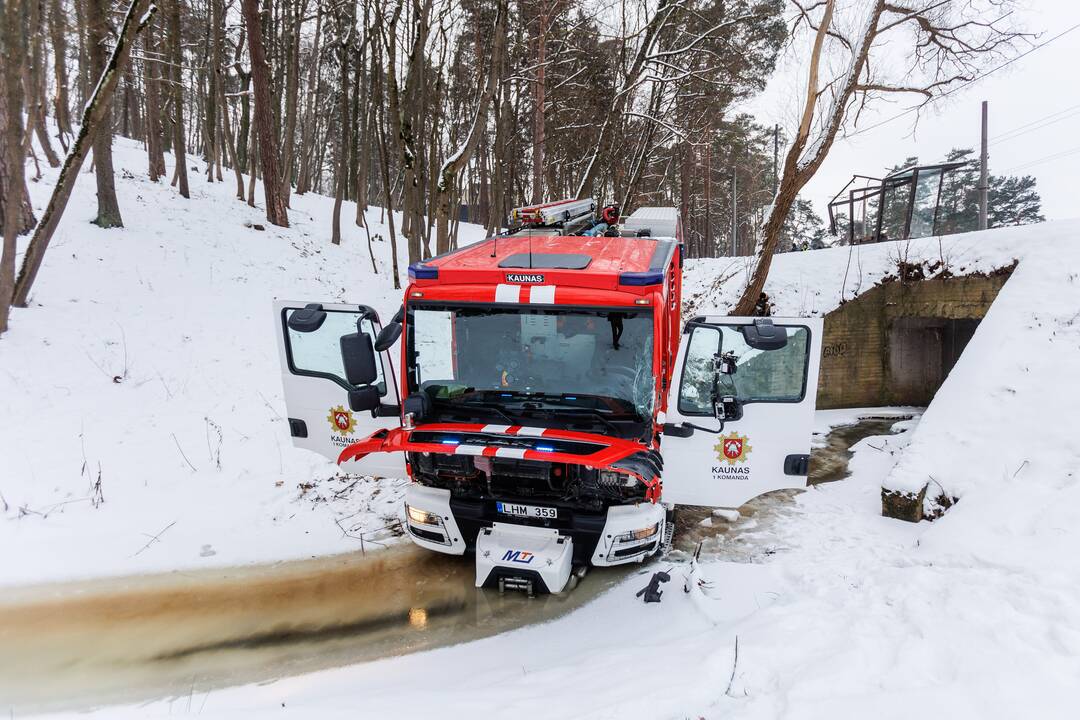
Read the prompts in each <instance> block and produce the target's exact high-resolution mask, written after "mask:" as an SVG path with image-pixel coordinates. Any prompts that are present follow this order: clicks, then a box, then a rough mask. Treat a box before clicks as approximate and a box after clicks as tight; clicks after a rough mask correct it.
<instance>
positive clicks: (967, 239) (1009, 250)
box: [683, 220, 1080, 317]
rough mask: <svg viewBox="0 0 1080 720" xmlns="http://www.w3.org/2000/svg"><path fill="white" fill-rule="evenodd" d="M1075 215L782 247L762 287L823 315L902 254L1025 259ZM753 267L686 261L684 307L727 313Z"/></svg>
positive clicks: (957, 270)
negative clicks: (941, 233)
mask: <svg viewBox="0 0 1080 720" xmlns="http://www.w3.org/2000/svg"><path fill="white" fill-rule="evenodd" d="M1077 237H1080V220H1061V221H1056V222H1048V223H1041V224H1039V225H1028V226H1024V227H1010V228H1001V229H995V230H986V231H982V232H970V233H961V234H957V235H947V236H945V237H941V238H920V239H918V240H898V241H893V242H884V243H876V244H873V245H855V246H850V247H835V248H826V249H824V250H812V251H808V252H794V253H782V254H780V255H777V256H776V257H775V258H774V259H773V263H772V268H771V269H770V271H769V278H768V280H767V281H766V283H765V292H766V294H767V295H768V296H769V299H770V301H771V302H772V303H773V311H774V314H776V315H780V316H788V317H802V316H820V315H824V314H826V313H828V312H829V311H831V310H834V309H835V308H837V307H838V306H839V305H840V304H841V303H842V302H844V301H846V300H851V299H852V298H854V297H856V296H857V295H858V294H859V293H862V292H866V291H867V290H869V289H871V288H872V287H873V286H874V285H875V284H877V283H878V282H880V281H881V279H882V278H883V277H885V276H887V275H893V276H895V275H896V270H897V263H898V262H899V261H901V260H903V261H905V262H907V263H911V264H916V263H926V264H927V265H929V266H933V265H939V266H940V267H939V269H938V270H936V271H935V272H940V268H946V269H947V270H948V271H949V272H951V273H952V274H953V275H969V274H973V273H983V272H990V271H993V270H996V269H998V268H1000V267H1005V266H1008V265H1010V264H1012V262H1013V260H1018V259H1022V258H1023V257H1025V255H1026V254H1027V253H1028V251H1030V250H1037V249H1038V248H1039V247H1041V246H1042V245H1044V244H1046V243H1057V242H1066V243H1067V242H1069V241H1075V238H1077ZM751 269H752V263H751V258H747V257H737V258H710V259H702V260H688V261H687V262H686V269H685V273H684V291H683V298H684V307H685V309H686V313H688V314H689V313H692V314H705V313H717V314H721V315H723V314H726V313H727V309H728V308H730V307H732V306H734V304H735V302H736V300H738V297H739V294H740V292H741V291H742V289H743V287H744V286H745V284H746V281H747V278H748V277H749V274H750V270H751Z"/></svg>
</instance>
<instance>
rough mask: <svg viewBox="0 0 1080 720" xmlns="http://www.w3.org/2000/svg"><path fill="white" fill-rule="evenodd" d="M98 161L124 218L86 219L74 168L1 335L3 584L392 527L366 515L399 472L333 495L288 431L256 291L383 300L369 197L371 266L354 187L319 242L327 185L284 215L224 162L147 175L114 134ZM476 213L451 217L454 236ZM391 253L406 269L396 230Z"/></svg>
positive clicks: (376, 224) (222, 559)
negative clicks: (106, 226) (111, 160)
mask: <svg viewBox="0 0 1080 720" xmlns="http://www.w3.org/2000/svg"><path fill="white" fill-rule="evenodd" d="M170 163H171V159H170ZM194 164H195V165H198V166H199V167H200V168H202V164H201V163H199V162H194ZM115 165H116V174H117V176H116V177H117V194H118V196H119V200H120V207H121V210H122V212H123V217H124V222H125V227H124V229H122V230H101V229H99V228H97V227H96V226H95V225H92V224H91V223H90V222H89V221H90V220H91V219H92V218H93V215H94V212H95V207H96V205H95V202H96V200H95V195H94V179H93V176H92V175H88V174H87V173H86V170H85V169H84V171H83V175H82V176H81V177H80V178H79V182H78V184H77V185H76V188H75V192H74V194H73V196H72V199H71V202H70V204H69V205H68V208H67V212H66V213H65V215H64V219H63V221H62V222H61V224H60V227H59V229H58V230H57V233H56V235H55V236H54V239H53V242H52V245H51V247H50V248H49V251H48V253H47V254H46V257H45V263H44V266H43V267H42V269H41V273H40V275H39V277H38V281H37V283H36V284H35V286H34V291H33V295H32V298H31V307H30V308H28V309H26V310H14V311H13V314H12V321H11V330H10V332H8V333H7V334H5V335H4V336H3V337H2V338H0V418H3V427H4V432H3V433H0V498H2V499H0V586H3V585H12V584H25V583H31V582H44V581H54V580H64V579H70V578H73V577H91V576H102V575H119V574H135V573H141V572H148V571H161V570H173V569H179V568H189V567H205V566H209V565H233V564H239V563H248V562H257V561H271V560H279V559H286V558H303V557H308V556H311V555H318V554H326V553H334V552H347V551H351V550H354V549H357V548H358V547H359V544H360V541H359V540H358V539H357V536H359V535H360V534H361V533H365V534H366V539H367V540H375V541H379V540H380V539H382V540H387V539H389V538H388V537H387V535H388V533H387V532H386V531H384V530H380V528H383V527H384V526H386V525H387V524H389V523H390V522H392V521H393V518H394V517H396V515H397V512H398V506H399V503H398V502H397V497H398V492H397V487H398V486H400V484H401V481H400V480H397V481H390V480H387V481H382V482H381V483H376V482H374V481H371V480H364V481H361V482H360V483H358V484H357V486H355V487H353V489H352V491H351V492H349V493H347V494H341V496H340V497H335V495H334V493H335V492H336V491H339V490H341V489H342V488H343V487H345V485H346V484H347V483H343V482H342V481H341V480H340V479H337V478H334V474H335V471H336V468H335V466H334V465H333V464H332V463H328V462H324V461H323V460H322V458H319V457H317V456H315V455H314V454H312V453H309V452H307V451H303V450H297V449H294V448H293V447H292V446H291V443H290V440H289V432H288V426H287V423H286V422H285V420H284V417H285V409H284V403H283V400H282V394H281V379H280V375H279V367H278V357H277V350H276V346H275V332H276V324H275V322H274V318H273V313H272V309H271V304H272V301H273V300H274V299H276V298H283V299H289V300H312V301H337V302H356V303H360V302H363V303H366V304H370V305H372V306H374V307H375V308H376V309H378V310H379V311H380V313H388V314H392V313H393V312H394V311H395V310H396V309H397V307H398V306H399V305H400V303H401V291H400V290H394V289H393V284H392V281H391V279H390V276H389V269H390V250H389V246H390V242H389V231H388V229H387V227H386V225H385V224H384V222H383V221H384V220H385V217H384V216H383V214H382V213H381V212H380V211H379V210H378V209H376V208H373V209H371V210H369V212H368V213H367V219H368V222H369V224H370V229H371V232H372V235H373V236H374V235H376V234H377V235H380V236H381V237H382V238H383V241H376V242H374V243H373V245H374V249H375V255H376V258H377V262H378V269H379V272H378V274H377V275H375V274H373V273H372V268H371V259H370V256H369V254H368V248H367V236H366V234H365V232H364V229H363V228H361V227H357V226H356V225H355V224H354V223H353V216H354V214H355V205H354V204H352V203H346V204H345V207H344V209H343V212H342V216H343V217H342V230H343V233H344V239H343V241H342V244H341V246H340V247H335V246H333V245H331V244H330V217H331V208H332V204H333V200H332V199H331V198H327V197H323V196H319V195H314V194H308V195H306V196H295V195H294V196H293V198H292V210H291V211H290V213H289V217H290V220H291V223H292V226H291V227H290V228H288V229H282V228H277V227H275V226H273V225H270V224H268V223H267V222H266V219H265V215H264V213H263V212H262V211H261V210H260V209H255V208H251V207H249V206H248V205H246V204H245V203H244V202H241V201H238V200H236V199H235V197H234V191H235V184H234V183H233V182H232V179H231V177H228V176H227V177H226V182H224V183H214V184H212V185H211V184H207V183H206V180H205V177H204V176H203V175H202V173H201V172H197V171H194V170H193V171H192V172H191V199H190V200H184V199H183V198H181V197H180V196H179V195H178V194H177V192H176V190H175V189H174V188H170V187H169V186H168V184H167V183H164V182H162V183H158V184H153V183H150V182H149V181H147V180H146V179H145V173H144V169H145V166H146V155H145V152H144V151H143V150H142V148H141V146H139V145H138V144H136V143H133V142H131V141H128V140H125V139H122V138H117V140H116V143H115ZM45 172H46V174H45V177H44V179H43V180H42V181H41V182H38V183H31V184H30V192H31V197H32V199H33V202H34V206H35V208H36V209H37V210H38V213H39V214H40V210H41V208H43V207H44V205H45V203H46V202H47V200H48V194H49V192H50V191H51V187H52V184H53V183H54V182H55V178H56V174H57V173H56V171H55V170H49V169H48V168H46V170H45ZM256 198H257V201H258V203H259V205H260V207H261V205H262V189H261V187H259V188H258V189H257V191H256ZM251 224H261V225H263V226H265V228H266V229H265V230H264V231H259V230H255V229H253V228H251V227H248V226H247V225H251ZM482 233H483V230H482V228H479V227H477V226H462V231H461V234H462V238H463V241H474V240H476V239H478V238H479V237H482ZM25 242H26V239H25V238H24V239H23V245H22V246H20V247H23V246H24V245H25ZM399 267H400V271H401V275H402V282H403V283H404V282H406V281H407V277H406V276H405V270H406V254H405V252H404V248H401V252H400V257H399ZM384 316H385V315H384ZM331 478H333V479H331ZM99 479H100V486H98V480H99ZM348 482H351V480H350V481H348ZM301 485H304V486H308V485H311V486H312V487H311V488H310V489H307V490H303V488H301ZM99 500H103V501H101V502H99ZM339 523H340V527H339ZM342 528H344V529H345V530H348V531H349V532H348V535H346V534H345V532H343V529H342ZM155 538H156V539H155Z"/></svg>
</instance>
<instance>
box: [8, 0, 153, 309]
mask: <svg viewBox="0 0 1080 720" xmlns="http://www.w3.org/2000/svg"><path fill="white" fill-rule="evenodd" d="M146 4H147V0H133V1H132V3H131V5H130V6H129V7H128V10H127V13H126V14H125V15H124V21H123V24H122V25H121V27H120V32H119V34H118V35H117V38H116V45H115V47H114V48H113V51H112V54H111V55H110V56H109V58H108V60H107V61H106V63H105V65H104V69H103V71H102V74H101V76H100V77H99V78H98V81H97V84H96V85H95V87H94V93H93V95H92V96H91V97H90V99H89V101H88V102H87V104H86V107H85V109H84V110H83V113H82V122H81V123H80V125H79V132H78V134H77V135H76V136H75V140H74V142H73V143H72V146H71V150H70V152H68V156H67V158H66V159H65V160H64V164H63V166H62V167H61V168H60V175H59V177H58V178H57V180H56V187H54V188H53V192H52V195H51V196H50V197H49V204H48V205H47V206H46V207H45V212H44V214H43V215H42V216H41V223H40V224H38V226H37V229H36V230H35V231H34V236H33V237H32V238H31V239H30V244H29V245H28V246H27V248H26V255H25V257H24V258H23V264H22V268H21V269H20V270H19V277H18V280H17V281H16V283H15V296H14V300H13V304H14V305H16V306H18V307H26V301H27V298H28V297H29V295H30V288H31V287H32V286H33V284H34V279H35V278H36V277H37V273H38V270H39V269H40V268H41V261H42V259H43V258H44V257H45V250H46V249H47V248H48V246H49V241H50V240H51V239H52V235H53V232H54V231H55V230H56V226H57V224H58V223H59V222H60V218H61V217H62V216H63V214H64V208H65V207H67V202H68V198H70V197H71V191H72V189H73V188H74V187H75V181H76V180H77V179H78V176H79V168H81V167H82V164H83V161H84V160H85V159H86V155H87V153H88V152H89V151H90V144H91V138H92V137H94V136H95V135H100V134H103V133H106V134H107V133H108V131H109V130H110V129H111V128H110V127H109V125H107V124H105V123H106V122H108V116H109V102H108V100H109V96H110V95H111V94H112V93H113V92H114V91H115V90H116V85H117V83H118V82H119V81H120V76H121V72H122V70H123V65H124V63H125V61H126V60H127V56H128V54H129V53H130V51H131V45H132V43H133V42H134V40H135V35H136V34H137V33H138V32H139V29H140V25H139V19H140V16H143V18H144V19H145V20H150V19H151V18H152V15H153V12H154V11H155V10H156V8H155V7H154V6H151V7H150V9H149V10H148V11H146V12H145V16H144V10H143V8H145V7H146Z"/></svg>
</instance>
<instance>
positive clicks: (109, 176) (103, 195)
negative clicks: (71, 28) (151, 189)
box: [86, 0, 124, 228]
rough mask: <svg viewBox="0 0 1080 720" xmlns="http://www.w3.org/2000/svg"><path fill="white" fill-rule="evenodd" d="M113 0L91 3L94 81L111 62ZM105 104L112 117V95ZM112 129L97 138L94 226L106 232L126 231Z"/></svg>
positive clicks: (90, 0)
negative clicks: (115, 169)
mask: <svg viewBox="0 0 1080 720" xmlns="http://www.w3.org/2000/svg"><path fill="white" fill-rule="evenodd" d="M110 4H111V3H110V0H87V2H86V31H87V37H88V43H89V45H90V48H89V55H90V70H91V72H92V73H93V75H94V77H101V76H102V75H104V74H105V68H106V66H107V65H108V62H109V60H110V57H109V52H108V48H107V47H106V43H107V42H108V40H109V9H110ZM100 102H102V103H104V104H105V108H104V113H105V116H106V117H108V111H109V106H110V104H111V102H112V95H111V94H110V95H106V96H104V97H102V98H101V99H100ZM112 141H113V134H112V127H110V126H109V125H106V126H105V127H104V128H102V131H101V132H99V133H95V134H94V174H95V177H96V179H97V217H96V218H94V224H95V225H97V226H98V227H102V228H114V227H124V219H123V218H122V217H121V216H120V203H119V202H117V200H116V176H115V174H114V173H113V162H112Z"/></svg>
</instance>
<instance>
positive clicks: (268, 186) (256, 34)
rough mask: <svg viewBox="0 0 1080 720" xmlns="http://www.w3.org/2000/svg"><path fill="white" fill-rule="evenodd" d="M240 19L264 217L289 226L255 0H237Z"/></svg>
mask: <svg viewBox="0 0 1080 720" xmlns="http://www.w3.org/2000/svg"><path fill="white" fill-rule="evenodd" d="M241 8H242V10H243V14H244V22H245V23H246V24H247V36H248V53H249V54H250V55H251V82H252V87H253V89H254V95H255V98H254V99H255V129H256V133H257V135H258V138H259V158H260V160H261V161H262V181H263V196H264V198H265V200H266V219H267V220H269V221H270V222H271V223H273V224H274V225H279V226H281V227H289V213H288V210H287V209H286V208H285V198H284V197H282V194H281V175H280V173H279V171H278V148H277V141H276V140H275V139H274V125H273V122H274V118H273V106H272V101H271V98H270V65H269V63H268V62H267V61H266V50H265V48H264V47H263V37H262V22H261V20H260V19H259V6H258V0H241Z"/></svg>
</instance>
